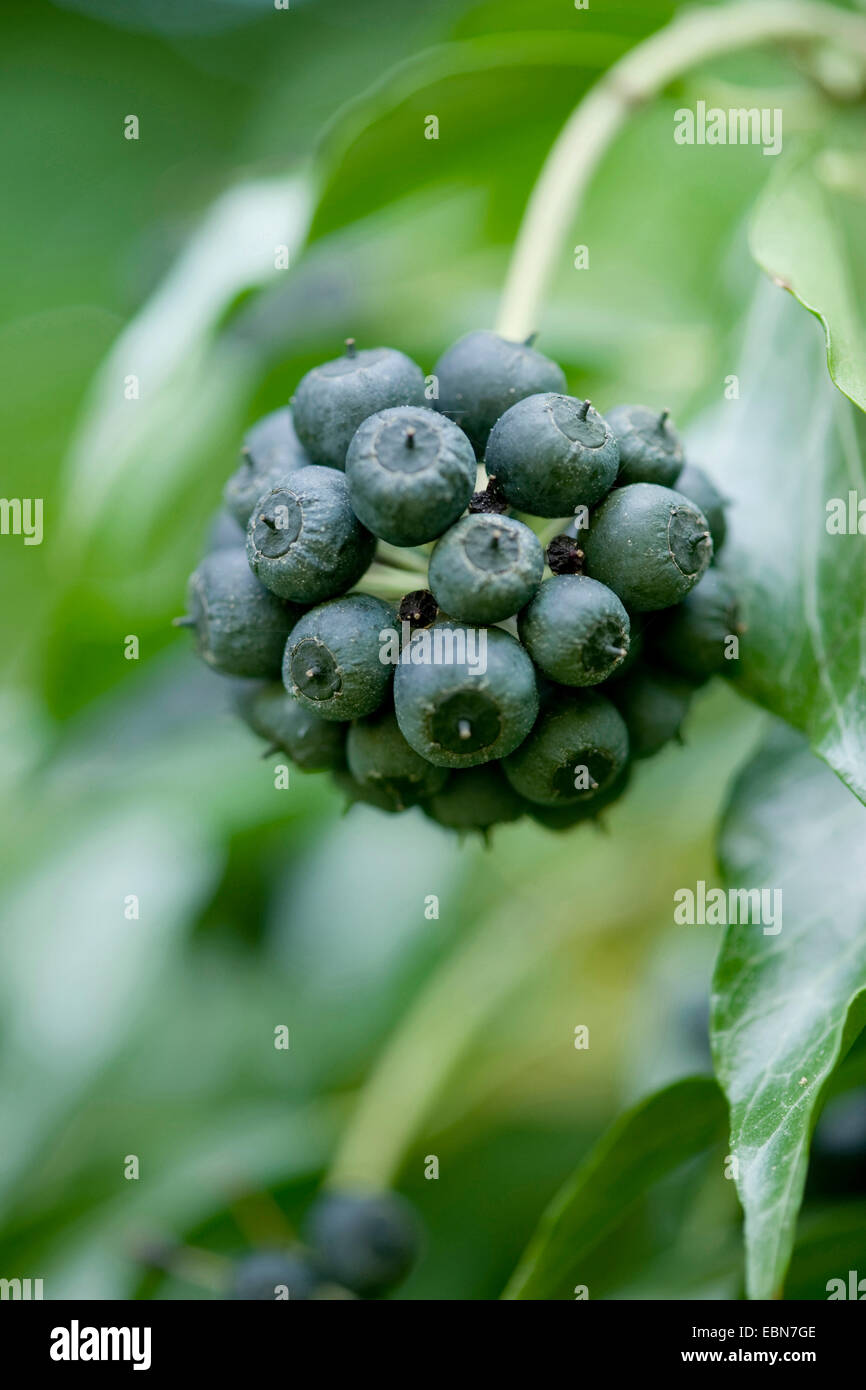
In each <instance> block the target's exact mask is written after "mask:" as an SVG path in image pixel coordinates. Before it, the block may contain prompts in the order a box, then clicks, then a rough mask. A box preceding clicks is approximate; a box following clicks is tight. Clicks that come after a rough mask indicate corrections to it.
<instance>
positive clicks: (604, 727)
mask: <svg viewBox="0 0 866 1390" xmlns="http://www.w3.org/2000/svg"><path fill="white" fill-rule="evenodd" d="M628 752H629V747H628V732H627V730H626V726H625V724H624V723H623V720H622V717H621V716H620V714H619V713H618V711H617V710H616V708H615V707H614V705H612V704H611V702H610V700H608V699H606V698H605V696H604V695H601V694H599V693H598V692H597V691H595V690H580V691H578V690H567V691H566V690H562V691H560V692H558V693H555V694H554V695H553V696H552V698H551V699H550V700H549V701H548V702H547V703H546V705H545V707H544V708H543V710H542V712H541V714H540V716H539V719H538V722H537V724H536V725H535V728H534V729H533V730H532V733H531V734H530V735H529V737H528V738H527V739H526V741H525V742H524V743H522V744H521V745H520V747H519V748H517V749H516V750H515V751H514V752H513V753H512V754H511V755H510V756H509V757H508V758H505V759H504V760H503V764H502V770H503V772H504V773H505V775H506V777H507V778H508V780H509V782H510V783H511V785H512V787H513V788H514V790H515V791H516V792H518V793H519V794H520V796H523V797H525V798H526V800H527V801H534V802H537V803H538V804H539V805H541V806H569V805H576V804H577V803H578V802H590V801H592V800H593V798H594V797H595V796H597V795H599V794H600V793H601V792H603V791H604V790H606V788H607V787H609V786H610V784H611V783H612V782H613V780H614V778H615V777H617V776H618V775H619V774H620V773H621V772H622V771H623V769H624V767H625V765H626V762H627V760H628Z"/></svg>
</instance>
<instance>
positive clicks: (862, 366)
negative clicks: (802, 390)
mask: <svg viewBox="0 0 866 1390" xmlns="http://www.w3.org/2000/svg"><path fill="white" fill-rule="evenodd" d="M858 134H859V141H858V144H859V145H860V148H859V149H857V150H856V151H849V150H846V149H844V148H843V149H823V150H815V149H809V150H808V151H807V152H806V153H804V152H803V151H800V152H799V153H798V155H797V157H796V158H795V159H794V160H791V161H789V162H786V163H784V164H783V165H782V166H781V167H780V168H779V170H778V172H777V173H776V174H775V176H774V177H773V178H771V179H770V181H769V183H768V185H767V187H766V190H765V192H764V194H763V196H762V197H761V199H760V200H759V202H758V205H757V208H756V211H755V216H754V219H753V222H752V226H751V231H750V241H751V247H752V254H753V255H754V257H755V259H756V261H757V262H758V264H759V265H761V266H763V268H764V270H766V271H767V273H768V274H769V275H771V276H772V277H773V278H774V279H776V280H778V281H780V282H781V283H782V284H783V285H784V286H785V288H786V289H789V290H790V291H791V292H792V294H794V295H795V296H796V298H797V299H798V300H799V301H800V303H801V304H802V305H804V307H805V308H807V309H808V310H809V312H810V313H812V314H814V315H815V317H816V318H818V319H819V320H820V321H821V324H822V325H823V328H824V334H825V337H826V340H827V364H828V366H829V368H830V375H831V377H832V378H833V380H834V382H835V383H836V385H837V386H838V387H839V390H840V391H842V392H844V394H845V395H846V396H848V397H850V399H851V400H852V401H854V402H855V404H856V405H859V407H860V409H861V410H866V324H864V319H863V306H864V304H866V299H864V291H866V237H864V235H863V221H864V218H863V213H864V208H863V179H864V172H866V160H864V155H863V151H862V139H863V137H862V131H860V132H858Z"/></svg>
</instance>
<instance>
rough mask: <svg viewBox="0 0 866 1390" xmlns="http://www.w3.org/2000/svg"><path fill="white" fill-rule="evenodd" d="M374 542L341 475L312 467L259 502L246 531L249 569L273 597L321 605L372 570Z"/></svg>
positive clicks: (328, 469)
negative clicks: (356, 512)
mask: <svg viewBox="0 0 866 1390" xmlns="http://www.w3.org/2000/svg"><path fill="white" fill-rule="evenodd" d="M375 547H376V539H375V537H374V536H373V535H372V534H371V533H370V532H369V531H368V530H367V528H366V526H363V525H362V524H361V522H360V521H359V520H358V518H357V516H356V515H355V513H354V512H353V510H352V507H351V504H350V502H349V485H348V483H347V482H346V479H345V477H344V476H343V474H342V473H337V472H336V471H335V470H334V469H332V468H319V467H317V466H316V465H315V464H310V465H309V466H308V467H307V468H299V469H297V470H296V471H295V472H294V473H291V474H289V476H288V477H285V478H283V479H281V481H280V482H279V483H278V484H277V485H276V487H273V488H271V490H270V492H267V493H265V495H264V496H263V497H261V498H259V500H258V502H257V503H256V505H255V507H254V508H253V512H252V515H251V516H250V520H249V525H248V528H247V556H248V559H249V563H250V568H251V569H252V571H253V573H254V574H255V575H256V576H257V577H258V578H259V579H260V580H261V582H262V583H263V584H264V585H265V586H266V588H268V589H270V590H271V592H272V593H275V594H278V595H280V597H282V598H289V599H292V600H294V601H295V602H296V603H320V602H321V601H322V600H323V599H327V598H333V597H334V596H335V595H336V594H341V593H344V592H345V591H346V589H349V588H351V587H352V585H353V584H355V583H356V582H357V580H359V579H360V578H361V575H362V574H363V573H364V572H365V570H367V569H368V568H369V565H370V561H371V560H372V558H373V552H374V550H375Z"/></svg>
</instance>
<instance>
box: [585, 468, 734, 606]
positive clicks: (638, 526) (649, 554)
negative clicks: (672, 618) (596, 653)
mask: <svg viewBox="0 0 866 1390" xmlns="http://www.w3.org/2000/svg"><path fill="white" fill-rule="evenodd" d="M583 549H584V552H585V554H586V568H587V573H588V574H590V575H592V577H593V578H594V579H599V580H601V582H602V584H606V585H607V586H608V588H609V589H613V591H614V593H615V594H618V595H619V597H620V598H621V599H622V602H623V603H624V604H625V605H626V607H627V608H633V609H635V611H636V612H650V611H652V610H655V609H657V608H669V607H670V606H671V605H672V604H674V603H679V602H680V601H681V600H682V599H684V598H685V596H686V594H687V593H688V592H689V590H690V589H692V588H694V586H695V584H697V582H698V580H699V579H700V578H701V575H702V574H703V573H704V572H705V570H706V568H707V566H708V565H709V563H710V560H711V559H712V554H713V542H712V538H711V536H710V531H709V527H708V526H707V521H706V518H705V517H704V515H703V513H702V512H700V511H699V510H698V508H697V507H696V506H695V504H694V503H693V502H690V501H689V500H688V498H687V497H683V496H682V495H681V494H680V493H679V492H674V491H673V490H672V489H671V488H667V487H659V486H657V485H656V484H655V483H633V484H632V485H631V486H630V487H622V488H615V489H614V491H613V492H612V493H610V495H609V496H608V497H607V498H605V500H604V502H602V504H601V506H600V507H599V508H598V510H597V511H595V512H594V513H593V515H592V518H591V521H590V526H589V530H588V531H587V532H586V533H585V539H584V540H583Z"/></svg>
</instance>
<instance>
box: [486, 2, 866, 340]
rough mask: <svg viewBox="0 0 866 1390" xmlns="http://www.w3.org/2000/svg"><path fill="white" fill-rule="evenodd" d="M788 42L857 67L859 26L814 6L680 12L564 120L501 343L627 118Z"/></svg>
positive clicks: (538, 300) (522, 321)
mask: <svg viewBox="0 0 866 1390" xmlns="http://www.w3.org/2000/svg"><path fill="white" fill-rule="evenodd" d="M790 40H795V41H803V42H807V43H815V42H819V43H820V42H832V43H836V44H838V45H839V46H840V47H841V48H843V49H844V50H845V51H846V52H853V53H856V54H859V55H860V57H861V58H863V59H866V20H864V19H863V17H862V16H860V15H856V14H852V13H850V12H848V11H845V10H840V9H836V8H834V7H833V6H831V5H825V4H821V3H814V0H748V3H743V0H740V3H737V4H733V5H720V6H718V8H716V9H712V10H709V9H707V10H694V11H692V12H691V13H688V14H683V15H682V16H680V17H678V18H677V19H675V20H674V21H673V22H672V23H671V24H669V25H668V26H667V27H666V28H664V29H660V30H659V31H658V33H656V34H653V35H652V36H651V37H650V38H648V39H647V40H646V41H645V42H644V43H641V44H638V45H637V47H635V48H632V49H630V50H629V52H628V53H626V54H625V56H624V57H622V58H621V59H620V60H619V62H617V63H614V64H613V66H612V67H610V68H608V70H607V72H606V73H605V74H604V76H603V77H601V78H600V79H599V81H598V82H597V83H596V84H595V86H593V87H591V88H590V90H589V91H588V92H587V94H586V96H585V97H584V98H583V100H582V101H581V103H580V105H579V106H577V107H576V108H575V110H574V111H573V112H572V114H571V116H570V117H569V118H568V120H567V121H566V123H565V125H564V126H563V128H562V130H561V132H560V134H559V136H558V137H557V139H556V141H555V143H554V144H553V146H552V148H551V150H550V153H549V154H548V156H547V159H546V160H545V162H544V165H543V167H542V170H541V173H540V175H539V177H538V179H537V181H536V184H535V187H534V188H533V190H532V194H531V196H530V199H529V203H528V205H527V208H526V212H525V214H524V218H523V223H522V225H521V228H520V232H519V234H518V238H517V242H516V244H515V247H514V253H513V256H512V259H511V265H510V267H509V270H508V275H507V278H506V282H505V289H504V291H503V296H502V306H501V311H500V315H499V321H498V323H497V331H498V332H499V333H501V334H502V335H503V337H505V338H511V339H513V340H514V341H515V342H519V341H523V339H525V338H526V337H527V336H528V335H529V334H530V333H531V332H532V331H533V330H534V329H535V328H536V327H537V320H538V315H539V308H540V305H541V304H542V302H543V299H544V296H545V293H546V290H547V287H548V284H549V282H550V279H551V276H552V274H553V271H554V269H555V267H556V260H557V257H558V255H559V250H560V247H561V245H562V243H563V241H564V239H565V235H566V232H567V230H568V228H569V226H570V225H571V223H572V221H573V219H574V218H575V217H576V216H577V214H578V212H579V210H580V206H581V202H582V199H583V197H584V194H585V193H586V190H587V188H588V186H589V184H590V182H591V180H592V177H593V174H594V173H595V171H596V169H597V167H598V165H599V163H600V162H601V160H602V158H603V156H604V154H605V151H606V150H607V148H608V146H609V145H610V144H611V143H612V141H613V140H614V138H615V137H616V136H617V135H618V134H619V132H620V130H621V129H622V127H623V126H624V125H625V123H626V121H627V119H628V117H629V115H630V114H631V112H632V111H633V110H634V109H635V108H636V107H639V106H642V105H644V104H645V103H646V102H648V101H650V100H651V99H652V98H653V97H655V96H658V94H659V93H660V92H662V91H663V90H664V88H665V87H666V86H668V84H669V83H670V82H672V81H673V80H674V79H675V78H677V77H679V76H680V75H681V74H682V73H683V72H685V71H687V70H688V69H689V68H691V67H694V66H695V65H696V64H699V63H702V62H705V61H707V60H708V59H711V58H716V57H719V56H720V55H722V54H725V53H733V52H736V51H737V50H738V49H741V48H749V47H751V46H752V45H753V44H762V43H772V42H784V41H790Z"/></svg>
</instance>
